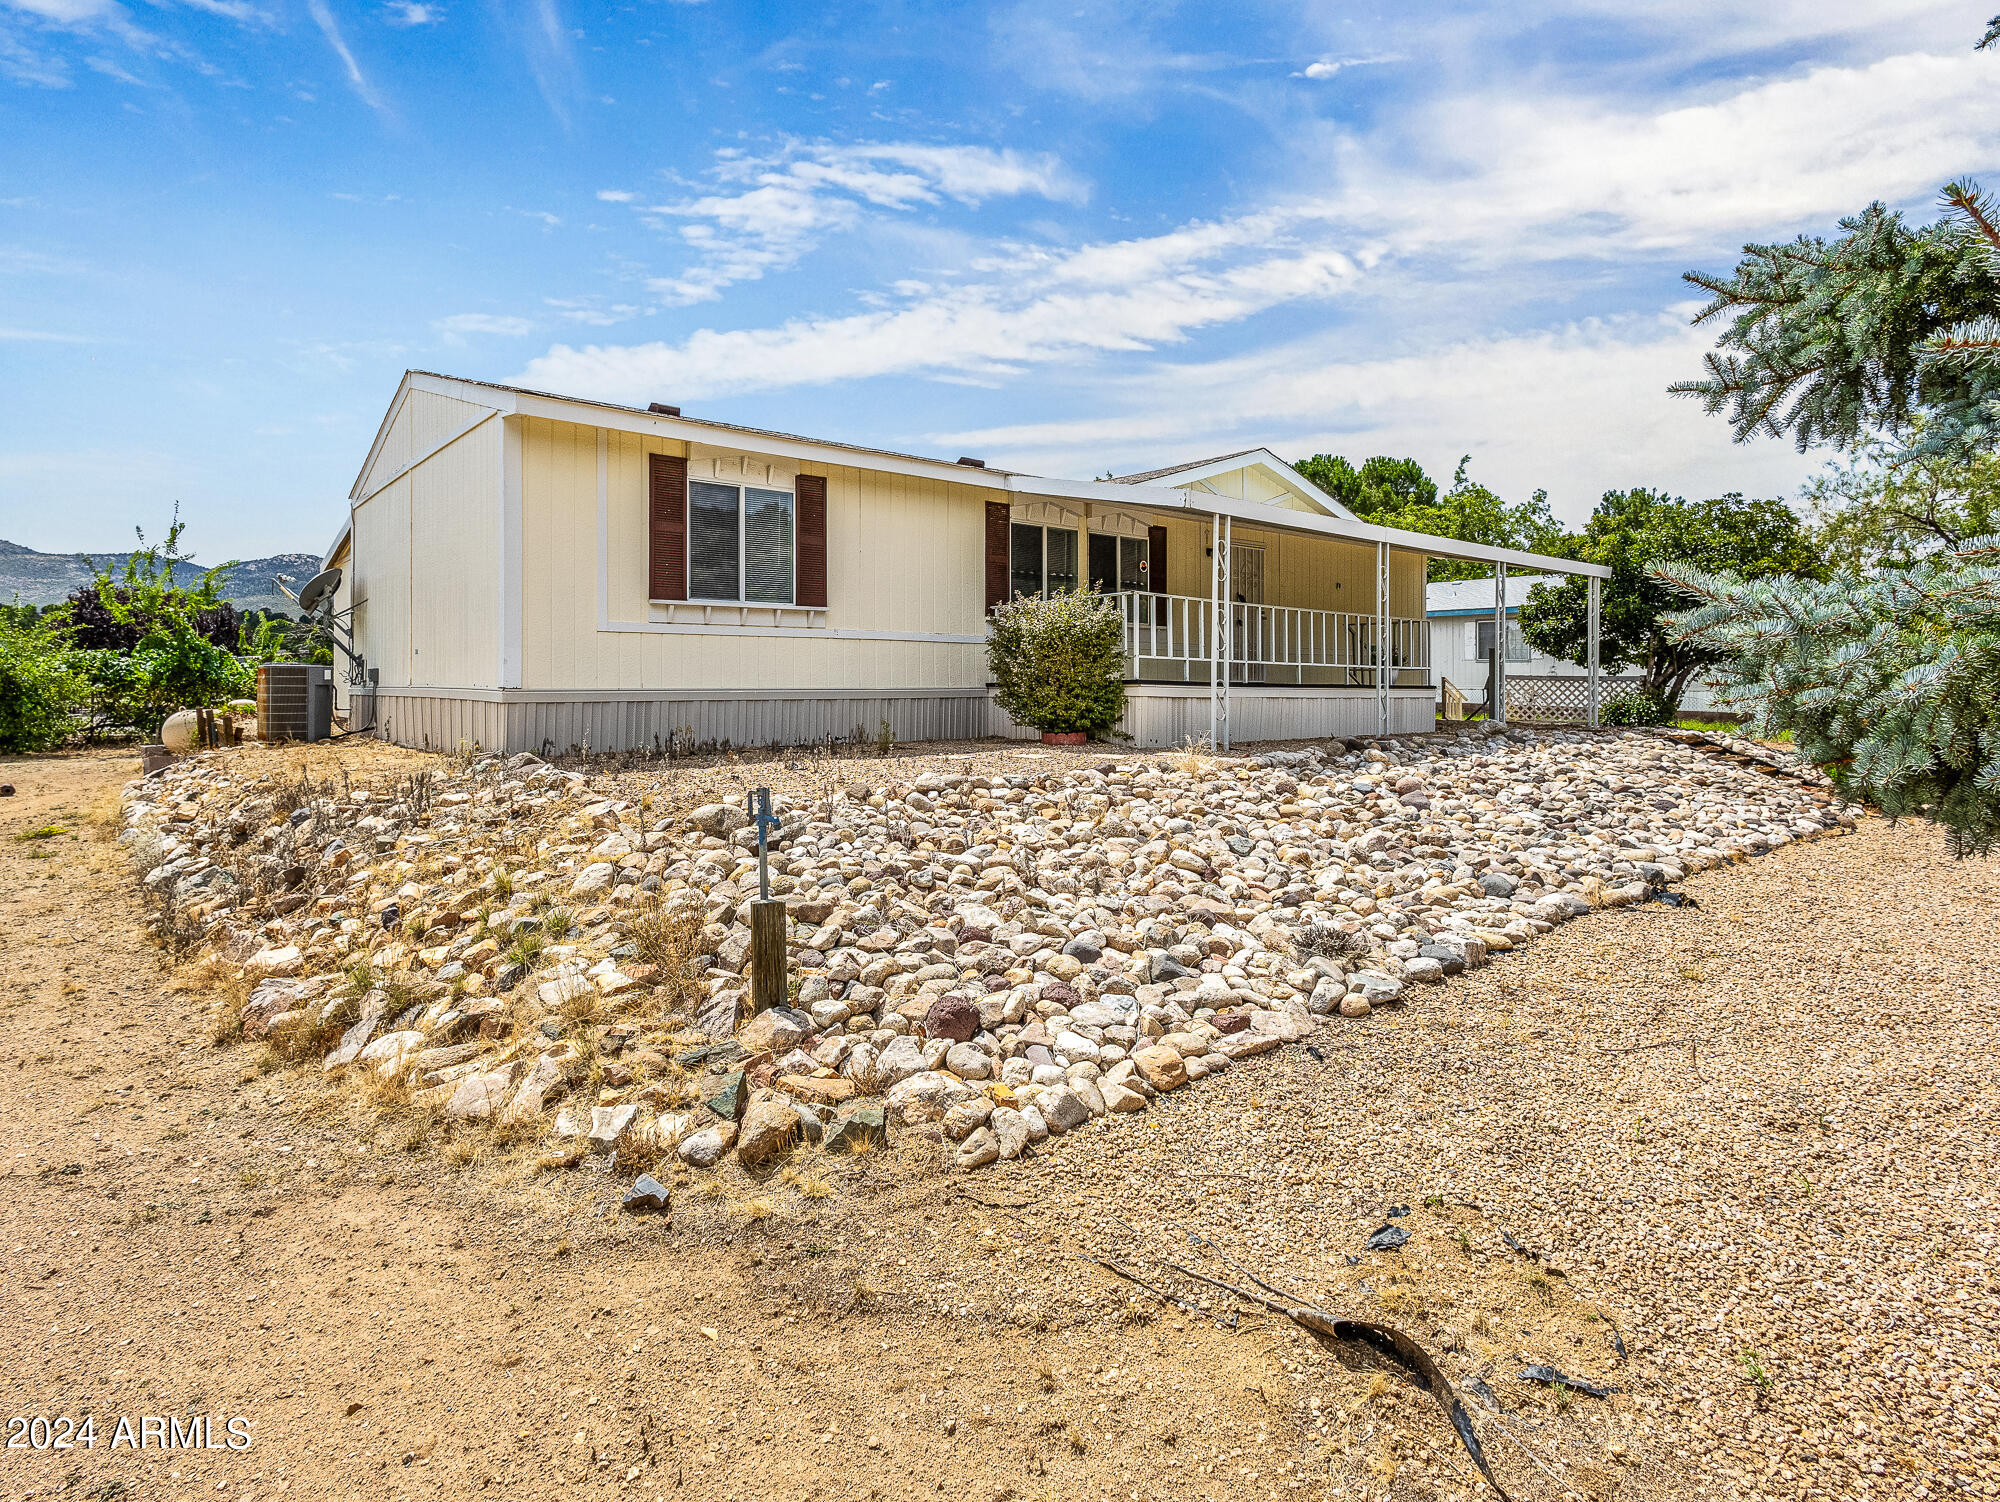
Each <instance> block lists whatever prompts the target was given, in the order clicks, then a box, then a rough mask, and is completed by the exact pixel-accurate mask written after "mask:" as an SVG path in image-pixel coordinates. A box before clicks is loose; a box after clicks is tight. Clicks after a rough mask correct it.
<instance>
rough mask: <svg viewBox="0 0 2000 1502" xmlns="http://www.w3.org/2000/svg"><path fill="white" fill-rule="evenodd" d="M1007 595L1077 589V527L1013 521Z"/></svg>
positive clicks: (1061, 592) (1063, 591) (1037, 593)
mask: <svg viewBox="0 0 2000 1502" xmlns="http://www.w3.org/2000/svg"><path fill="white" fill-rule="evenodd" d="M1012 537H1013V541H1012V545H1011V548H1010V550H1009V551H1010V554H1011V559H1010V564H1011V566H1010V569H1009V575H1008V578H1009V587H1008V591H1007V592H1008V594H1009V595H1010V596H1012V595H1053V594H1063V593H1065V592H1067V591H1069V590H1072V589H1075V588H1076V579H1077V573H1076V567H1077V558H1076V528H1074V527H1037V526H1031V525H1029V524H1028V523H1026V522H1015V523H1014V524H1013V534H1012Z"/></svg>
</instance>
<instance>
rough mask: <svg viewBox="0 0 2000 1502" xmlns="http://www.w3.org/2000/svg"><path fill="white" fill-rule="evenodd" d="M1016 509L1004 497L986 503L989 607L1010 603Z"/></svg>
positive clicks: (987, 597)
mask: <svg viewBox="0 0 2000 1502" xmlns="http://www.w3.org/2000/svg"><path fill="white" fill-rule="evenodd" d="M1013 536H1014V532H1013V513H1012V512H1011V511H1010V510H1009V509H1008V506H1007V503H1006V502H1005V501H988V502H987V503H986V608H987V609H988V610H991V609H992V608H993V607H994V606H995V605H1005V604H1006V603H1007V584H1008V580H1009V578H1010V577H1011V575H1012V573H1013V566H1012V560H1011V558H1010V556H1009V551H1008V549H1009V546H1010V544H1011V542H1012V540H1013Z"/></svg>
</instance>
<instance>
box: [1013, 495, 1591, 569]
mask: <svg viewBox="0 0 2000 1502" xmlns="http://www.w3.org/2000/svg"><path fill="white" fill-rule="evenodd" d="M1007 489H1009V490H1010V491H1013V492H1014V493H1015V494H1017V495H1026V496H1049V497H1051V498H1053V499H1058V500H1071V501H1083V502H1086V503H1096V504H1101V505H1104V506H1107V507H1117V506H1135V507H1140V508H1143V509H1146V510H1152V511H1166V512H1174V513H1178V514H1182V515H1193V516H1202V517H1210V518H1213V517H1218V516H1226V517H1228V518H1229V519H1230V520H1231V521H1241V522H1248V523H1250V524H1252V525H1254V526H1257V527H1261V528H1263V529H1265V530H1266V531H1279V532H1299V533H1304V534H1306V535H1308V536H1313V537H1336V538H1339V539H1341V540H1342V541H1345V542H1368V543H1376V542H1385V543H1387V544H1388V545H1389V546H1390V547H1392V548H1401V549H1403V550H1404V551H1406V552H1414V553H1422V554H1424V555H1426V556H1427V557H1431V558H1456V559H1459V560H1461V561H1463V562H1466V563H1504V564H1506V565H1507V566H1508V567H1509V568H1515V567H1519V568H1532V569H1536V570H1539V571H1541V572H1544V573H1556V574H1579V575H1582V576H1584V577H1586V578H1588V577H1592V576H1595V577H1596V578H1599V579H1609V578H1610V577H1611V570H1610V569H1608V568H1606V567H1604V566H1603V565H1602V564H1597V563H1579V562H1577V561H1576V560H1575V559H1574V558H1549V557H1545V556H1543V555H1542V554H1540V553H1524V552H1522V551H1520V550H1519V549H1518V548H1495V547H1488V546H1487V545H1486V544H1484V543H1478V542H1460V541H1459V540H1458V539H1457V538H1455V537H1435V536H1433V535H1431V534H1430V533H1429V532H1406V531H1404V530H1403V529H1402V528H1400V527H1378V526H1376V525H1375V524H1374V523H1372V522H1364V521H1361V520H1359V519H1358V518H1351V517H1344V516H1315V515H1313V514H1312V513H1311V512H1307V511H1290V510H1287V509H1285V508H1284V507H1282V506H1268V505H1264V504H1263V503H1261V502H1257V501H1232V500H1230V499H1229V498H1228V497H1226V496H1218V495H1211V494H1209V493H1208V492H1206V491H1200V490H1178V489H1172V488H1169V487H1166V486H1161V485H1122V484H1120V483H1118V482H1117V481H1115V480H1047V479H1039V478H1037V477H1035V476H1033V475H1009V476H1007Z"/></svg>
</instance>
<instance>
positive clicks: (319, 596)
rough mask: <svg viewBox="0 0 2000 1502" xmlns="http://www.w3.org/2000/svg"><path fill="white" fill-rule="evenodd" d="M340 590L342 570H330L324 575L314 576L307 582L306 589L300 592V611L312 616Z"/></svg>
mask: <svg viewBox="0 0 2000 1502" xmlns="http://www.w3.org/2000/svg"><path fill="white" fill-rule="evenodd" d="M339 588H340V570H339V569H337V568H330V569H328V570H327V571H326V572H325V573H323V574H314V575H313V576H312V578H310V579H308V580H307V581H306V587H305V588H304V589H302V590H300V591H299V609H300V610H301V611H303V612H304V613H305V614H307V615H311V614H312V613H313V612H314V611H316V610H318V609H319V608H320V606H322V605H324V604H325V603H326V602H327V601H328V600H331V599H332V598H333V592H334V591H335V590H337V589H339Z"/></svg>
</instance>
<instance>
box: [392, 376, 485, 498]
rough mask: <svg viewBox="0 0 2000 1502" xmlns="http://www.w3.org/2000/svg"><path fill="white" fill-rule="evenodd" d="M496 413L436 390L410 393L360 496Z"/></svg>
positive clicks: (404, 399) (399, 410)
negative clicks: (472, 425)
mask: <svg viewBox="0 0 2000 1502" xmlns="http://www.w3.org/2000/svg"><path fill="white" fill-rule="evenodd" d="M492 410H493V409H492V408H491V407H482V406H479V405H478V404H476V403H474V402H462V401H459V400H458V399H457V398H456V397H450V396H439V395H438V394H437V393H436V392H432V391H418V390H414V389H413V390H411V391H409V392H408V393H407V394H406V395H405V396H404V398H403V404H402V406H401V407H399V408H398V409H397V411H396V417H395V420H394V421H393V422H391V423H390V424H389V431H388V432H387V433H386V434H384V435H383V438H382V447H381V449H380V450H379V451H378V452H377V453H376V455H375V462H374V463H373V464H371V465H370V466H369V468H368V473H367V474H366V475H365V476H364V477H363V478H362V481H361V488H360V494H362V495H364V496H365V495H368V494H370V493H372V492H373V491H375V490H378V489H380V488H381V486H382V483H383V482H384V481H385V480H387V479H389V478H390V477H391V476H392V475H395V474H398V473H400V472H401V471H402V470H405V469H407V468H409V466H410V465H411V464H413V463H415V462H416V461H417V460H418V459H420V458H422V457H423V456H424V455H425V454H428V453H430V452H431V450H433V449H435V448H436V447H437V446H438V445H439V444H441V443H443V442H445V440H447V439H449V438H451V437H453V436H454V435H455V434H458V433H460V432H462V431H464V429H465V428H466V427H467V426H468V425H470V424H471V423H473V422H475V421H477V420H478V419H479V417H480V415H481V414H482V413H486V412H491V411H492Z"/></svg>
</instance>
